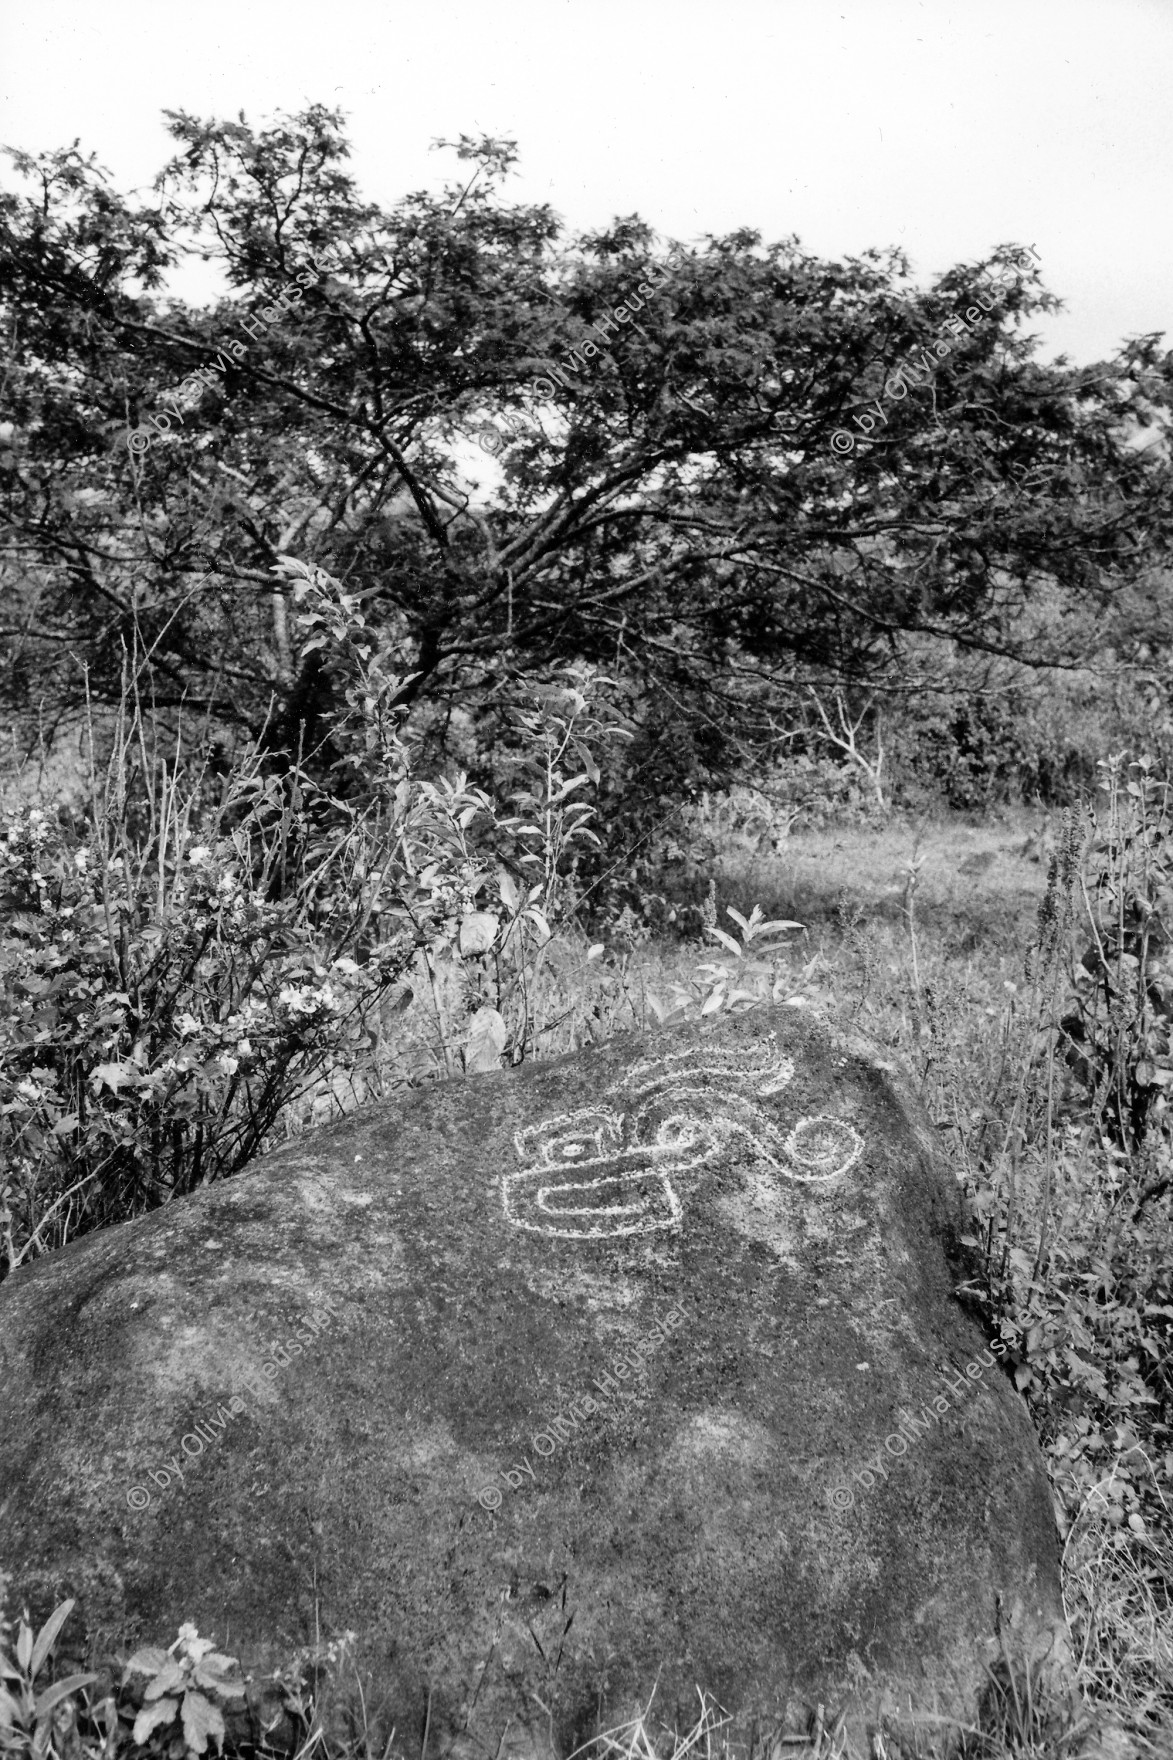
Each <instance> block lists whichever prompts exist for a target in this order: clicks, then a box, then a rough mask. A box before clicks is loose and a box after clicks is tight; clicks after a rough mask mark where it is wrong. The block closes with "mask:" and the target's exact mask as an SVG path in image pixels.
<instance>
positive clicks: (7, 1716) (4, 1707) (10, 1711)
mask: <svg viewBox="0 0 1173 1760" xmlns="http://www.w3.org/2000/svg"><path fill="white" fill-rule="evenodd" d="M14 1723H19V1724H23V1723H24V1712H23V1711H22V1710H21V1708H20V1705H19V1704H18V1703H17V1701H16V1700H15V1699H14V1698H13V1697H12V1694H11V1693H10V1692H9V1691H8V1688H7V1687H0V1729H11V1727H12V1725H13V1724H14Z"/></svg>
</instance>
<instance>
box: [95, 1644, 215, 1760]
mask: <svg viewBox="0 0 1173 1760" xmlns="http://www.w3.org/2000/svg"><path fill="white" fill-rule="evenodd" d="M239 1667H240V1664H239V1662H238V1661H237V1659H236V1657H235V1656H221V1655H220V1654H219V1653H218V1652H217V1651H215V1650H213V1648H212V1641H211V1639H210V1638H201V1637H200V1636H199V1634H198V1633H197V1631H196V1628H195V1627H194V1626H193V1625H183V1626H180V1628H179V1636H178V1638H176V1640H175V1642H174V1644H172V1645H171V1646H170V1647H169V1649H167V1650H160V1649H157V1648H156V1647H155V1646H153V1645H151V1646H148V1647H147V1648H146V1649H145V1650H137V1651H136V1652H135V1654H134V1655H133V1656H132V1657H131V1659H130V1661H129V1662H128V1663H127V1665H126V1671H125V1673H124V1674H123V1677H122V1684H123V1686H126V1684H127V1682H128V1681H129V1679H130V1677H131V1675H133V1674H142V1675H146V1676H147V1677H148V1685H147V1689H146V1692H145V1694H144V1695H143V1707H142V1710H141V1711H140V1712H139V1714H138V1716H137V1717H136V1718H135V1720H134V1739H135V1741H136V1742H138V1743H140V1744H145V1743H147V1742H148V1741H149V1740H150V1738H151V1736H152V1735H153V1733H154V1732H155V1731H156V1730H164V1729H165V1728H166V1726H167V1725H168V1724H170V1723H175V1722H176V1721H178V1724H179V1727H178V1728H176V1729H175V1730H174V1731H172V1732H170V1740H169V1741H168V1743H167V1745H166V1747H165V1748H164V1749H162V1750H161V1752H163V1753H165V1754H166V1756H167V1760H182V1756H184V1755H185V1754H188V1753H193V1754H203V1753H204V1752H205V1751H206V1749H207V1746H208V1742H209V1740H211V1741H214V1742H215V1743H216V1745H217V1747H219V1748H221V1749H223V1746H224V1733H225V1730H224V1712H223V1710H222V1708H221V1706H220V1704H218V1703H217V1701H218V1700H224V1701H227V1700H229V1699H243V1698H244V1696H245V1693H244V1682H243V1681H242V1680H231V1679H230V1678H229V1676H230V1675H231V1673H232V1671H233V1669H238V1668H239Z"/></svg>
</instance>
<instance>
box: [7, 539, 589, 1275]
mask: <svg viewBox="0 0 1173 1760" xmlns="http://www.w3.org/2000/svg"><path fill="white" fill-rule="evenodd" d="M278 572H279V573H282V574H284V575H285V576H286V577H291V578H292V579H293V581H294V584H295V597H296V598H297V600H298V602H299V603H300V605H301V607H302V612H301V622H302V625H303V628H305V629H306V631H307V632H308V635H307V641H306V644H305V648H306V651H308V650H309V649H311V648H315V647H316V648H321V649H322V650H323V655H324V660H325V663H326V664H327V666H328V667H329V668H330V669H331V670H332V672H333V674H334V676H335V678H336V679H337V681H338V682H339V684H340V686H341V690H340V695H341V697H342V700H343V704H344V707H343V708H342V710H341V711H340V713H339V715H338V716H337V718H336V724H335V727H334V729H333V730H332V734H333V737H334V739H335V743H336V746H337V748H338V749H339V750H340V751H341V752H342V754H343V756H342V759H341V761H340V765H339V770H340V772H342V773H343V775H342V781H344V782H345V783H346V785H347V787H346V793H345V795H344V796H342V797H340V796H339V795H338V794H336V793H333V792H331V791H330V790H328V789H325V788H323V787H321V786H320V785H318V784H317V783H315V781H314V780H313V779H312V778H311V777H310V776H309V775H308V774H307V773H306V771H305V770H304V769H303V767H302V766H301V765H297V764H295V765H292V766H290V767H289V768H288V769H286V770H285V771H284V772H282V773H279V774H272V773H271V760H266V759H265V758H264V757H263V756H262V754H261V753H259V752H254V753H252V754H245V755H244V757H243V758H242V759H241V761H240V762H238V764H237V765H236V767H235V769H234V770H233V772H232V773H231V775H230V776H229V778H228V779H227V780H226V781H224V782H222V783H221V784H219V785H218V788H217V787H214V786H213V784H212V783H211V782H210V781H209V779H208V778H207V777H206V775H205V774H204V773H203V772H202V771H196V772H184V770H183V769H182V767H181V766H180V764H179V763H178V756H177V761H176V764H175V766H174V767H173V768H171V769H170V770H169V768H168V766H167V764H165V763H163V764H159V763H157V762H156V763H154V764H152V763H151V762H149V761H148V758H147V755H146V754H147V752H148V751H149V749H150V747H151V739H150V737H149V733H148V732H147V730H146V729H144V727H143V724H142V720H141V716H140V714H139V712H138V711H137V709H128V710H127V712H126V713H125V714H124V715H123V717H122V720H121V722H120V723H119V726H118V728H117V729H116V732H115V738H114V744H113V750H112V752H111V754H110V759H109V763H108V766H107V769H106V772H105V775H104V776H100V775H99V774H98V773H97V772H96V771H93V773H92V775H91V796H92V805H91V809H90V811H89V812H88V814H87V815H86V816H85V818H84V819H80V820H79V819H75V818H74V817H73V816H71V815H69V814H65V813H59V814H57V815H56V816H54V817H50V816H49V815H48V814H47V813H46V812H45V811H43V810H42V809H40V808H36V807H33V808H26V809H24V810H22V811H21V812H19V813H15V814H12V815H10V817H9V819H8V821H7V824H6V826H5V828H4V830H3V832H0V1166H2V1168H3V1172H2V1173H0V1240H2V1241H3V1245H4V1253H3V1255H2V1257H0V1277H2V1276H4V1275H6V1274H7V1272H8V1271H9V1270H11V1269H13V1268H14V1267H15V1266H17V1265H18V1264H20V1263H21V1262H22V1261H23V1260H25V1259H26V1258H29V1257H32V1256H34V1255H36V1254H38V1253H41V1252H45V1251H48V1250H50V1249H51V1248H53V1247H55V1246H59V1245H61V1244H63V1243H64V1242H65V1240H67V1239H68V1238H69V1237H70V1236H71V1235H74V1234H77V1233H79V1232H81V1231H84V1230H86V1229H89V1228H94V1227H101V1226H104V1225H106V1224H108V1223H112V1222H118V1221H123V1220H125V1219H126V1218H128V1217H131V1216H134V1215H137V1214H139V1213H141V1212H142V1211H144V1210H146V1209H150V1208H153V1207H154V1206H156V1205H158V1204H160V1203H164V1202H166V1201H167V1200H168V1199H170V1198H173V1197H177V1196H180V1195H182V1194H185V1193H188V1192H191V1191H194V1190H195V1189H196V1188H197V1187H198V1186H201V1185H204V1184H206V1183H208V1182H209V1181H211V1180H215V1179H221V1178H225V1177H227V1176H229V1175H231V1174H233V1173H236V1172H238V1171H239V1170H240V1169H241V1168H242V1167H244V1166H245V1165H246V1164H247V1163H248V1162H249V1161H250V1160H252V1159H253V1158H254V1157H255V1156H256V1155H257V1154H259V1153H260V1152H262V1151H263V1150H264V1149H265V1148H266V1147H267V1146H268V1143H269V1142H270V1141H271V1140H272V1137H273V1134H274V1133H275V1132H276V1131H277V1130H278V1129H279V1128H280V1127H281V1126H282V1124H285V1125H286V1126H288V1123H289V1120H290V1117H291V1108H292V1106H293V1103H294V1102H295V1101H296V1100H297V1099H298V1097H299V1096H301V1095H303V1094H305V1093H306V1092H307V1091H309V1090H310V1089H311V1088H312V1087H313V1086H314V1085H315V1084H317V1085H318V1086H319V1087H320V1086H321V1085H322V1083H323V1081H329V1082H333V1081H334V1079H335V1078H336V1077H337V1076H338V1075H339V1074H345V1073H346V1072H348V1071H351V1070H353V1069H354V1067H355V1066H356V1065H357V1064H359V1063H360V1062H362V1063H365V1064H366V1066H367V1067H368V1068H369V1067H372V1066H373V1065H374V1062H375V1050H376V1041H377V1039H378V1034H379V1030H380V1028H379V1005H380V1003H381V1002H382V1001H383V1000H384V998H386V997H387V996H388V995H389V993H390V992H392V991H394V990H397V989H398V990H399V992H400V994H401V996H402V995H409V994H410V992H408V991H406V990H404V989H403V983H404V980H405V979H406V978H407V977H408V976H409V975H410V973H411V971H412V968H413V966H416V965H417V962H418V969H419V981H420V983H421V984H423V985H425V986H426V993H427V995H428V996H429V997H430V1000H431V1004H432V1011H433V1016H434V1021H435V1027H436V1040H437V1043H436V1047H435V1055H434V1068H435V1069H436V1070H437V1071H439V1070H443V1071H446V1072H449V1073H451V1072H453V1071H455V1070H457V1069H459V1068H460V1067H462V1066H463V1068H464V1069H466V1070H470V1071H472V1070H482V1069H489V1068H494V1067H496V1066H497V1065H498V1064H499V1063H500V1062H501V1061H502V1060H508V1061H511V1062H518V1061H520V1060H521V1059H522V1058H523V1057H525V1056H527V1055H531V1054H533V1053H534V1052H535V1051H536V1050H537V1048H538V1044H539V1040H540V1038H541V1036H542V1034H543V1033H544V1032H545V1031H546V1029H547V1022H548V1020H549V1018H550V1016H551V1014H555V1015H556V1012H557V1010H558V1008H559V1007H560V1005H561V1002H562V1001H563V999H564V997H565V995H566V977H565V974H563V975H562V976H560V975H559V972H558V969H557V968H558V964H559V960H560V961H561V963H565V961H564V959H563V958H562V955H561V954H560V956H559V960H553V959H552V958H551V955H550V952H549V949H550V943H551V939H552V936H553V933H554V929H555V927H556V926H557V925H558V924H559V923H560V922H562V921H565V920H566V919H567V918H568V916H569V914H570V913H572V912H573V910H574V908H575V904H576V892H575V882H574V874H573V869H574V860H575V854H576V851H577V850H578V848H580V847H581V846H583V845H584V844H586V843H588V842H589V841H590V840H591V839H592V838H593V833H592V832H591V831H590V829H589V826H588V824H587V820H588V819H589V817H590V815H591V812H592V810H593V809H592V807H591V805H590V804H589V803H588V802H587V801H585V800H583V799H582V798H581V793H582V790H583V788H584V787H585V786H586V785H588V784H596V783H597V782H598V779H599V772H598V768H597V765H596V762H595V759H594V757H593V755H592V750H591V743H592V742H594V741H596V740H601V739H606V738H609V737H618V736H620V735H622V733H623V729H621V728H619V727H618V726H617V724H616V722H615V720H614V718H613V717H611V718H608V717H606V716H604V715H602V714H601V713H600V712H599V711H597V710H596V708H595V707H594V702H593V699H594V698H595V697H596V696H597V695H598V694H599V693H600V691H601V690H602V689H603V688H604V687H605V682H606V681H602V680H600V679H598V677H597V676H596V675H595V674H594V673H593V672H591V671H590V670H589V669H585V668H570V669H568V671H567V675H566V677H565V678H563V679H562V680H554V681H550V682H548V683H546V684H543V685H539V686H537V687H536V688H533V687H531V688H530V689H529V690H528V691H523V692H519V694H518V698H517V701H516V702H515V704H514V705H513V707H512V709H511V710H510V722H511V744H510V748H509V753H508V756H507V759H506V761H505V764H504V768H503V770H502V776H503V779H504V785H505V786H506V787H507V788H510V790H511V794H512V801H511V804H512V805H513V806H514V807H516V808H517V809H518V810H517V811H516V812H513V813H507V812H503V811H502V810H501V809H500V808H499V806H498V804H497V802H495V801H494V800H493V799H492V798H491V797H490V796H489V795H488V794H486V793H485V792H484V791H483V790H481V789H477V788H474V787H471V786H470V785H469V783H468V781H467V779H466V778H465V777H463V776H458V777H456V778H455V779H446V778H440V779H438V780H435V781H429V780H422V779H420V778H417V777H415V776H413V775H412V770H411V759H410V754H409V752H408V749H407V746H406V745H405V743H404V741H403V739H402V737H401V735H400V731H399V722H400V717H401V711H400V710H399V709H398V708H397V707H396V705H397V702H398V700H399V693H400V690H401V685H402V681H401V680H400V679H399V678H398V677H397V675H396V673H395V671H394V669H393V668H392V667H391V666H390V665H389V664H388V661H387V658H386V655H385V654H384V653H383V652H382V651H381V650H380V648H379V645H378V642H377V640H376V638H375V636H374V635H373V634H372V632H371V631H369V630H368V629H367V627H366V623H365V619H364V616H363V613H362V609H361V602H360V598H359V596H358V595H354V594H347V593H344V592H343V591H342V589H341V588H340V587H339V586H338V584H337V583H336V582H334V581H333V580H331V578H330V577H329V576H328V575H325V574H323V573H322V571H321V570H317V569H306V568H304V567H302V565H300V564H293V563H291V562H288V561H286V562H284V563H283V564H282V566H281V568H280V569H279V570H278ZM267 764H268V765H269V769H268V771H267V769H266V765H267ZM595 951H596V952H597V951H599V950H595ZM589 957H590V956H589V955H588V958H589ZM578 963H579V964H580V965H581V964H583V963H585V962H583V961H579V962H578Z"/></svg>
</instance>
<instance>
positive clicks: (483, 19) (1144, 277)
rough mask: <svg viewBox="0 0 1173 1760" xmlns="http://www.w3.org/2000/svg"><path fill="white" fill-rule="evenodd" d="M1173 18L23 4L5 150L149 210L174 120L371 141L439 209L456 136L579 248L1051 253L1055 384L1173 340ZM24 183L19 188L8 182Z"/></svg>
mask: <svg viewBox="0 0 1173 1760" xmlns="http://www.w3.org/2000/svg"><path fill="white" fill-rule="evenodd" d="M1171 83H1173V0H980V3H978V4H974V3H973V0H969V4H967V5H964V6H959V5H954V4H952V3H951V0H854V3H853V0H720V3H719V4H718V3H717V0H706V3H705V4H700V3H698V0H476V3H475V4H474V3H473V0H422V3H420V4H412V5H406V4H404V3H403V0H377V3H371V4H367V3H364V0H313V3H312V4H310V3H308V0H284V3H283V4H277V3H276V0H231V3H229V0H197V3H196V4H194V5H189V4H184V5H182V6H181V5H178V4H176V3H175V0H153V3H148V0H137V3H131V0H7V4H6V5H5V6H4V7H3V10H2V13H0V107H2V108H0V141H2V142H4V143H6V144H8V145H11V146H19V147H23V148H25V149H27V150H28V151H37V150H39V149H43V148H51V147H58V146H63V145H67V144H69V143H70V142H71V141H72V140H73V139H74V138H75V137H78V136H80V139H81V144H82V147H83V149H85V150H87V151H88V150H96V151H97V153H98V157H99V159H100V161H101V162H102V163H103V164H104V165H106V166H107V167H108V168H109V169H110V171H111V172H112V173H113V174H114V178H115V181H116V183H117V184H118V185H119V186H120V187H122V188H123V189H129V188H131V187H134V186H145V185H147V184H148V183H149V182H150V181H151V179H152V178H153V177H154V175H155V173H156V172H157V171H158V169H159V167H160V166H161V165H162V163H163V162H164V160H165V159H166V158H167V157H169V155H170V151H171V145H172V143H171V141H170V138H169V136H168V135H167V134H166V132H165V128H164V123H163V118H162V114H161V112H162V111H163V109H165V108H167V109H185V110H188V111H191V112H193V113H195V114H196V115H198V116H200V117H202V118H205V119H207V118H212V117H215V118H228V117H232V116H235V115H236V114H237V112H238V111H240V110H242V109H243V110H244V112H245V114H246V116H247V118H248V120H249V121H250V122H252V123H254V124H257V123H263V122H265V121H267V120H268V119H269V118H270V117H271V116H272V115H273V113H274V112H275V111H276V110H279V109H284V110H297V109H300V108H302V107H304V106H305V105H306V104H308V103H312V102H320V103H324V104H327V105H331V106H339V107H341V108H342V109H344V110H345V111H347V112H348V113H349V129H350V137H351V141H352V143H353V147H354V156H353V159H352V170H353V172H354V174H355V176H356V178H357V180H358V184H359V188H360V191H361V192H362V193H363V194H364V195H366V196H368V197H370V198H372V199H375V200H378V201H380V202H382V203H384V204H390V203H392V202H394V201H395V200H396V199H397V198H398V197H399V196H401V195H402V194H404V193H405V192H406V191H408V190H411V189H420V188H424V187H430V188H439V186H440V185H442V184H443V183H445V182H448V181H451V180H453V179H454V178H455V176H456V174H457V166H456V162H455V159H454V157H453V156H452V155H451V154H448V153H436V152H431V151H429V143H430V142H431V141H432V140H433V139H434V138H435V137H436V136H444V137H446V138H449V139H451V138H454V137H455V136H456V135H458V134H460V133H462V132H463V133H465V134H480V133H488V134H494V135H498V136H507V137H510V138H514V139H516V140H517V141H518V143H519V145H520V149H521V154H522V163H521V167H520V176H518V177H515V178H514V179H513V180H511V181H510V182H509V183H508V184H507V185H506V186H505V193H506V197H507V199H511V200H521V201H547V202H549V203H550V204H551V205H552V206H553V207H554V208H555V209H556V210H557V211H558V212H559V213H560V214H561V215H563V216H564V217H565V219H566V221H567V222H568V223H569V225H570V226H571V228H572V229H574V230H578V229H581V228H586V227H597V226H601V225H604V224H606V223H607V222H608V221H610V220H611V219H612V218H613V216H615V215H617V214H630V213H632V212H635V211H638V212H639V214H640V215H641V216H642V217H643V218H644V219H645V220H646V221H648V222H649V223H650V224H651V225H652V226H653V227H654V228H655V229H656V230H657V231H658V232H660V233H661V234H663V235H665V236H667V237H671V238H679V239H684V240H686V241H694V240H699V239H700V238H701V237H702V236H703V235H704V234H705V233H708V232H715V233H724V232H728V231H731V230H732V229H733V228H735V227H740V226H750V227H753V228H755V229H757V230H758V231H759V232H761V233H762V235H763V237H764V238H765V239H766V240H772V239H775V238H781V237H785V236H787V235H789V234H791V233H797V234H798V235H799V238H800V240H801V242H802V244H803V246H804V248H806V249H807V250H810V251H813V252H815V253H817V254H819V255H825V256H835V257H839V256H843V255H845V254H857V253H859V252H860V251H862V250H864V249H866V248H867V247H868V246H869V245H879V246H887V245H891V244H898V245H900V246H902V247H903V249H904V250H905V251H906V252H907V253H908V255H909V257H910V258H911V259H912V263H913V267H914V270H915V272H916V273H917V275H918V277H919V278H923V279H924V280H928V279H930V278H931V277H932V276H934V275H936V274H938V273H940V272H941V271H942V270H944V269H946V268H948V267H949V266H950V265H951V264H953V263H956V262H963V261H972V260H974V259H976V258H979V257H982V256H985V255H987V254H988V253H989V252H990V251H991V250H993V248H994V247H995V246H997V245H999V244H1005V243H1010V242H1013V243H1017V244H1025V245H1033V246H1034V247H1035V249H1036V250H1037V251H1038V254H1039V257H1040V258H1041V269H1042V273H1043V277H1044V280H1045V282H1046V285H1047V286H1048V287H1049V288H1050V289H1051V291H1052V292H1054V293H1056V294H1058V295H1059V296H1060V298H1062V299H1063V300H1064V301H1065V302H1066V307H1067V309H1066V311H1065V312H1064V313H1063V314H1062V315H1061V316H1060V317H1058V318H1056V319H1052V320H1047V321H1045V322H1040V324H1039V325H1038V330H1039V333H1040V335H1041V336H1042V337H1043V341H1044V347H1043V351H1042V352H1043V354H1044V356H1045V357H1047V358H1050V357H1052V356H1053V355H1054V354H1055V353H1056V352H1057V351H1059V350H1063V351H1065V352H1066V353H1067V354H1068V355H1070V356H1071V357H1072V358H1073V359H1075V360H1076V361H1091V360H1096V359H1099V358H1102V357H1103V356H1104V355H1106V354H1110V353H1112V352H1113V351H1114V350H1115V349H1116V347H1117V346H1118V345H1119V344H1120V342H1121V341H1122V340H1123V339H1124V338H1125V337H1126V336H1130V335H1138V334H1141V333H1144V332H1148V331H1154V330H1159V331H1164V332H1165V333H1166V346H1170V345H1171V339H1170V333H1173V321H1171V319H1173V310H1171V307H1173V220H1171V218H1170V196H1171V194H1173V176H1171V172H1173V103H1171V101H1170V97H1169V92H1170V87H1171ZM0 178H2V179H3V182H4V184H5V185H6V186H7V187H13V178H12V175H11V172H10V170H9V168H8V167H7V163H5V164H4V166H3V167H2V168H0Z"/></svg>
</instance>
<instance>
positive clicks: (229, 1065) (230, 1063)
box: [217, 1051, 240, 1076]
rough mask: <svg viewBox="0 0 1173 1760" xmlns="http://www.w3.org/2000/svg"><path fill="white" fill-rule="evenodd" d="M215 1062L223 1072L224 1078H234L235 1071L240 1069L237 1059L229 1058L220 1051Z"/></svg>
mask: <svg viewBox="0 0 1173 1760" xmlns="http://www.w3.org/2000/svg"><path fill="white" fill-rule="evenodd" d="M217 1061H218V1062H219V1065H220V1068H221V1069H222V1070H223V1071H224V1074H225V1075H226V1076H234V1075H235V1074H236V1072H237V1070H238V1069H239V1068H240V1059H239V1057H229V1055H228V1053H227V1052H226V1051H222V1052H221V1053H220V1056H219V1058H218V1060H217Z"/></svg>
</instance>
